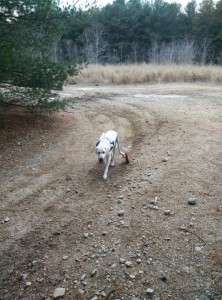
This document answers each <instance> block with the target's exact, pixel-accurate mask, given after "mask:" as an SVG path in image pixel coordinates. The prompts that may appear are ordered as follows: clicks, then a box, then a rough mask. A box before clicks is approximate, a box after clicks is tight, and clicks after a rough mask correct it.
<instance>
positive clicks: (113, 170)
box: [88, 161, 130, 184]
mask: <svg viewBox="0 0 222 300" xmlns="http://www.w3.org/2000/svg"><path fill="white" fill-rule="evenodd" d="M129 166H130V164H126V162H125V161H118V162H116V164H115V166H110V167H109V172H108V178H107V179H106V180H104V179H103V171H104V164H100V163H96V164H95V165H94V166H93V167H92V168H91V169H90V170H89V172H88V177H89V181H90V183H92V184H93V183H98V181H100V182H108V183H109V182H110V181H111V182H113V181H118V179H119V178H120V177H123V176H124V174H125V172H127V170H129Z"/></svg>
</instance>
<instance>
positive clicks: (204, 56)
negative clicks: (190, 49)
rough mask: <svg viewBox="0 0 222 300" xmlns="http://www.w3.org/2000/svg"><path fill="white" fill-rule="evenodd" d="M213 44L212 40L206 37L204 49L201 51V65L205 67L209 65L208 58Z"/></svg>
mask: <svg viewBox="0 0 222 300" xmlns="http://www.w3.org/2000/svg"><path fill="white" fill-rule="evenodd" d="M211 42H212V40H211V39H209V38H207V37H205V38H204V39H203V44H202V49H201V50H200V53H201V57H200V63H201V65H205V64H206V63H207V58H208V56H209V54H210V52H211Z"/></svg>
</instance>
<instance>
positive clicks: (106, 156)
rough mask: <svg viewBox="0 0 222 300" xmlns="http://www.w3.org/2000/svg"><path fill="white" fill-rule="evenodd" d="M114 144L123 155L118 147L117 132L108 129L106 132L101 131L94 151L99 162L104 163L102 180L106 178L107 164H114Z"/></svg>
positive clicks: (123, 155) (123, 154)
mask: <svg viewBox="0 0 222 300" xmlns="http://www.w3.org/2000/svg"><path fill="white" fill-rule="evenodd" d="M116 146H117V148H118V151H119V153H120V154H121V155H122V157H125V153H123V152H122V151H121V150H120V147H119V141H118V133H117V132H116V131H113V130H109V131H107V132H106V133H103V134H102V135H101V137H100V138H99V140H98V142H97V143H96V153H97V154H98V159H99V162H100V163H102V162H104V163H105V168H104V173H103V179H104V180H106V179H107V174H108V170H109V165H111V166H115V161H114V156H115V148H116Z"/></svg>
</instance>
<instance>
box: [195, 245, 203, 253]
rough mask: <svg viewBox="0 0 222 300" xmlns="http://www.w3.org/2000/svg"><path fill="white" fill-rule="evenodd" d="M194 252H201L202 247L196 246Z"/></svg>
mask: <svg viewBox="0 0 222 300" xmlns="http://www.w3.org/2000/svg"><path fill="white" fill-rule="evenodd" d="M195 250H196V251H197V252H201V251H202V250H203V249H202V247H200V246H196V247H195Z"/></svg>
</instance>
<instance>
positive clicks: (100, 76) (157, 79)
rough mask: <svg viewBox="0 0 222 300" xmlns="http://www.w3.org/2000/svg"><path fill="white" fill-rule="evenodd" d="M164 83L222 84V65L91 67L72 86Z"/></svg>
mask: <svg viewBox="0 0 222 300" xmlns="http://www.w3.org/2000/svg"><path fill="white" fill-rule="evenodd" d="M161 82H162V83H164V82H211V83H222V67H221V66H197V65H155V64H145V63H144V64H130V65H93V64H92V65H88V66H87V67H85V68H83V69H82V71H81V72H80V73H79V75H78V76H75V77H70V78H69V80H68V83H69V84H146V83H161Z"/></svg>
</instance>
